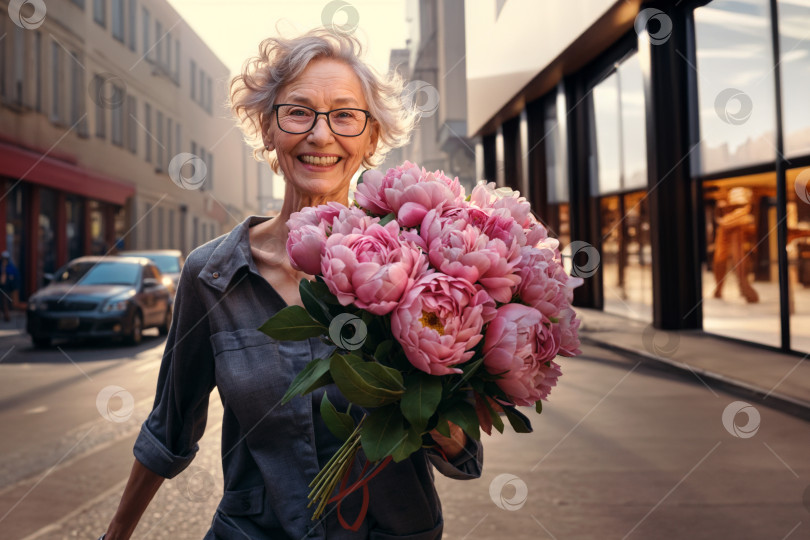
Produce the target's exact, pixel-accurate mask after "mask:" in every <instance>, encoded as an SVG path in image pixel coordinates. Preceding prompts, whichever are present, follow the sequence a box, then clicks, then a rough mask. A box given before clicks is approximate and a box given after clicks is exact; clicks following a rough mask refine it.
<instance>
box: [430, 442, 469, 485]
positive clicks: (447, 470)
mask: <svg viewBox="0 0 810 540" xmlns="http://www.w3.org/2000/svg"><path fill="white" fill-rule="evenodd" d="M425 455H426V456H427V458H428V460H429V461H430V462H431V463H432V464H433V466H434V467H435V468H436V470H437V471H439V472H440V473H442V474H443V475H444V476H446V477H448V478H454V479H456V480H473V479H475V478H480V477H481V470H482V469H483V467H484V445H483V444H481V441H476V440H475V439H473V438H472V437H467V444H465V445H464V449H463V450H462V451H461V453H460V454H459V455H457V456H456V457H455V458H454V459H451V460H449V461H448V460H447V459H445V457H444V456H443V455H442V454H441V453H439V452H438V451H436V450H434V449H432V448H428V449H427V450H426V451H425Z"/></svg>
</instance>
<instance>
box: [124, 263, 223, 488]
mask: <svg viewBox="0 0 810 540" xmlns="http://www.w3.org/2000/svg"><path fill="white" fill-rule="evenodd" d="M189 259H191V257H189ZM197 271H199V269H197ZM199 286H200V283H199V281H198V280H197V274H196V272H195V271H194V270H193V268H192V264H191V261H190V260H188V261H186V264H185V266H184V267H183V271H182V274H181V277H180V282H179V284H178V288H177V293H176V296H175V303H174V315H173V317H172V325H171V328H170V330H169V335H168V338H167V340H166V348H165V350H164V353H163V361H162V363H161V366H160V374H159V376H158V382H157V392H156V395H155V403H154V406H153V408H152V412H151V413H150V414H149V417H148V418H147V419H146V421H144V423H143V425H142V426H141V431H140V434H139V435H138V438H137V440H136V441H135V448H134V454H135V458H136V459H137V460H138V461H140V462H141V463H142V464H143V465H144V466H145V467H146V468H147V469H149V470H151V471H152V472H154V473H156V474H158V475H160V476H163V477H164V478H173V477H175V476H177V475H178V474H180V473H181V472H182V471H183V469H185V468H186V467H188V465H189V464H190V463H191V461H192V460H193V459H194V456H195V455H196V453H197V449H198V445H197V442H198V441H199V440H200V438H201V437H202V435H203V432H204V431H205V424H206V421H207V419H208V398H209V395H210V394H211V390H213V388H214V384H215V383H214V381H215V377H214V355H213V351H212V348H211V343H210V341H209V336H210V327H209V322H208V317H207V313H206V310H205V308H204V305H203V303H202V302H201V300H200V296H199V294H198V291H197V288H198V287H199Z"/></svg>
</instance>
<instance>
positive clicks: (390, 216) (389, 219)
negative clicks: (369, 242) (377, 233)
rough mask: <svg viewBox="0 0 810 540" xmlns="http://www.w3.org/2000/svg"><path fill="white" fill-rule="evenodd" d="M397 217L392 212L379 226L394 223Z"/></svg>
mask: <svg viewBox="0 0 810 540" xmlns="http://www.w3.org/2000/svg"><path fill="white" fill-rule="evenodd" d="M395 217H397V215H396V214H395V213H393V212H391V213H390V214H388V215H386V216H385V217H383V218H382V219H381V220H380V223H379V224H380V226H383V225H385V224H386V223H390V222H391V221H394V218H395Z"/></svg>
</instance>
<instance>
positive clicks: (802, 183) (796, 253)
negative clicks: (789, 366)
mask: <svg viewBox="0 0 810 540" xmlns="http://www.w3.org/2000/svg"><path fill="white" fill-rule="evenodd" d="M787 229H788V234H787V241H788V243H787V254H788V284H789V285H788V306H789V313H790V347H791V349H793V350H796V351H801V352H810V168H806V169H791V170H788V171H787Z"/></svg>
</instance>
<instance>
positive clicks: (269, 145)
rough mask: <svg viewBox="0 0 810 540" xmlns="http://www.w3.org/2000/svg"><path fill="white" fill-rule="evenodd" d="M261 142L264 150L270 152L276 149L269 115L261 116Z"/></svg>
mask: <svg viewBox="0 0 810 540" xmlns="http://www.w3.org/2000/svg"><path fill="white" fill-rule="evenodd" d="M261 125H262V142H263V143H264V147H265V149H266V150H268V151H270V152H272V151H273V150H275V149H276V145H275V144H273V123H272V122H271V121H270V117H269V115H264V116H262V122H261Z"/></svg>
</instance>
